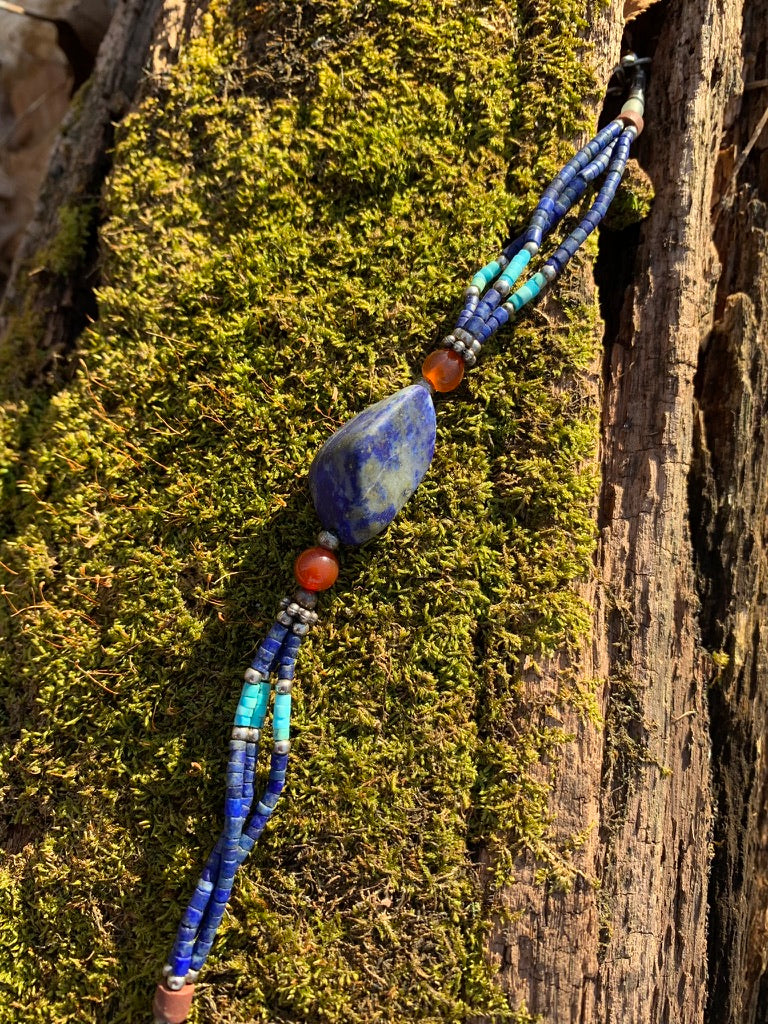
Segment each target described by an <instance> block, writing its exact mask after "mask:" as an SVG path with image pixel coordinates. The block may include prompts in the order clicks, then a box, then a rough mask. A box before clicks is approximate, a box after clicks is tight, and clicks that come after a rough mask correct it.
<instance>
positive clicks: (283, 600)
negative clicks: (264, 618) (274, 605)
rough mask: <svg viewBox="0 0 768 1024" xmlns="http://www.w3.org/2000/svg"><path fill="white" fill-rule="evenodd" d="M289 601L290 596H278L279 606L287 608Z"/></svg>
mask: <svg viewBox="0 0 768 1024" xmlns="http://www.w3.org/2000/svg"><path fill="white" fill-rule="evenodd" d="M290 603H291V599H290V597H281V598H280V607H281V608H287V607H288V605H289V604H290Z"/></svg>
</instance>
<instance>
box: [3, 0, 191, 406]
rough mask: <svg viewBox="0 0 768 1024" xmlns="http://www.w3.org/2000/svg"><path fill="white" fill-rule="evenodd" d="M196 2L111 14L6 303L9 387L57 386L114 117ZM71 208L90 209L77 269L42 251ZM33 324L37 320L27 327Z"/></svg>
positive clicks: (84, 290)
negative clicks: (18, 325)
mask: <svg viewBox="0 0 768 1024" xmlns="http://www.w3.org/2000/svg"><path fill="white" fill-rule="evenodd" d="M196 7H197V5H195V4H186V3H179V2H175V0H165V2H164V0H149V2H144V0H127V2H126V3H123V4H120V5H119V7H118V9H117V11H116V13H115V16H114V18H113V19H112V22H111V24H110V26H109V29H108V31H107V34H106V36H105V37H104V40H103V42H102V45H101V48H100V50H99V56H98V58H97V61H96V66H95V68H94V72H93V75H92V76H91V78H90V79H89V81H88V82H87V83H86V85H85V86H84V87H83V89H82V90H81V92H80V93H79V94H78V96H77V98H76V100H75V102H74V104H73V105H72V107H71V109H70V111H69V113H68V114H67V116H66V118H65V119H64V123H63V125H62V131H61V135H60V137H59V139H58V142H57V144H56V146H55V148H54V150H53V153H52V155H51V160H50V164H49V167H48V172H47V175H46V178H45V182H44V186H43V189H42V191H41V194H40V196H39V198H38V202H37V207H36V210H35V215H34V217H33V219H32V221H31V222H30V224H29V225H28V227H27V230H26V233H25V235H24V239H23V241H22V243H21V245H20V247H19V250H18V252H17V254H16V257H15V259H14V262H13V266H12V269H11V273H10V276H9V279H8V283H7V286H6V291H5V295H4V298H3V302H2V305H0V336H2V335H5V340H4V349H5V350H4V353H3V363H4V367H3V370H4V378H5V379H4V382H3V383H4V385H5V387H6V389H7V393H11V394H12V393H13V392H14V391H15V390H18V389H19V388H21V389H24V388H27V387H33V388H34V387H36V386H37V387H39V386H41V385H45V386H47V387H48V388H50V387H51V386H53V385H54V384H55V382H56V381H57V379H58V377H59V376H60V375H61V372H62V368H63V367H62V363H63V361H65V360H66V357H67V356H68V354H69V352H70V350H71V348H72V344H73V341H74V339H75V338H76V336H77V334H78V333H79V332H80V330H82V328H83V327H84V326H85V324H86V323H87V320H88V317H89V316H91V315H93V314H94V313H95V309H94V307H93V299H92V291H93V287H94V285H95V283H96V277H97V252H96V223H97V220H98V201H99V196H100V194H101V188H102V184H103V182H104V178H105V176H106V174H107V171H108V169H109V159H110V158H109V153H110V147H111V143H112V138H113V134H114V126H115V123H116V122H117V121H119V120H120V118H122V117H123V116H124V115H125V114H126V113H127V112H128V110H129V109H130V107H131V104H132V103H133V102H134V101H135V99H136V97H137V94H138V90H139V88H140V86H141V84H142V81H143V79H144V76H145V75H146V74H147V72H148V71H149V70H150V69H152V70H157V68H158V67H159V66H161V65H162V62H163V61H166V62H167V61H168V60H169V59H172V56H173V53H174V51H175V47H176V45H177V43H178V32H179V26H180V25H181V24H183V23H184V20H185V18H187V16H188V12H189V10H193V9H196ZM73 207H75V208H76V207H80V208H84V207H85V208H87V209H88V210H89V211H90V212H89V217H90V224H89V225H88V230H87V232H86V234H87V237H86V238H85V239H84V244H85V248H84V251H83V252H82V253H81V254H79V255H78V258H77V260H76V261H73V263H72V266H71V268H66V269H65V268H62V267H58V266H57V267H54V268H51V267H50V266H48V265H46V262H45V259H44V258H42V256H43V254H44V253H45V252H46V250H48V249H49V247H50V246H51V244H52V243H54V242H55V239H56V238H57V236H58V235H59V232H60V231H61V227H62V225H61V211H62V209H71V208H73ZM14 320H18V321H23V325H24V329H22V330H18V331H16V330H14ZM31 323H34V324H35V326H36V328H37V329H35V330H30V329H29V328H30V324H31ZM31 343H34V346H35V347H34V348H31V347H30V345H31Z"/></svg>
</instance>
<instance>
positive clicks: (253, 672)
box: [243, 668, 267, 683]
mask: <svg viewBox="0 0 768 1024" xmlns="http://www.w3.org/2000/svg"><path fill="white" fill-rule="evenodd" d="M243 678H244V679H245V681H246V683H263V682H264V680H265V679H266V678H267V677H266V675H265V674H264V673H263V672H259V670H258V669H257V668H247V669H246V670H245V675H244V676H243Z"/></svg>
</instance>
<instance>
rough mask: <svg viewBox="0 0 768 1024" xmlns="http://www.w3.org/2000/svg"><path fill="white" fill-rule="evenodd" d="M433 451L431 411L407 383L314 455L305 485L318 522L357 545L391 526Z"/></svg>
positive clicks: (420, 390) (418, 389)
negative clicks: (311, 499) (312, 502)
mask: <svg viewBox="0 0 768 1024" xmlns="http://www.w3.org/2000/svg"><path fill="white" fill-rule="evenodd" d="M434 452H435V408H434V406H433V405H432V399H431V397H430V394H429V392H428V391H427V389H426V388H425V387H423V386H422V385H421V384H412V385H411V386H410V387H407V388H403V389H402V391H398V392H396V393H395V394H394V395H391V396H390V397H389V398H384V399H382V400H381V401H380V402H376V404H375V405H372V406H370V407H369V408H368V409H365V410H364V411H363V412H361V413H359V415H357V416H355V418H354V419H352V420H350V421H349V423H345V424H344V426H343V427H342V428H341V429H340V430H338V431H336V433H335V434H334V435H333V436H332V437H330V438H329V439H328V440H327V441H326V442H325V444H324V445H323V447H322V448H321V449H320V451H319V452H318V453H317V455H316V456H315V460H314V462H313V463H312V466H311V468H310V470H309V486H310V489H311V491H312V498H313V500H314V503H315V508H316V509H317V514H318V517H319V518H320V522H321V523H322V524H323V526H324V527H325V529H326V530H332V531H333V532H334V533H335V534H336V535H337V536H338V538H339V540H340V541H341V542H342V543H343V544H363V543H364V542H365V541H367V540H370V538H371V537H375V536H376V534H377V533H381V531H382V530H383V529H384V528H385V527H386V526H388V525H389V523H391V522H392V520H393V519H394V518H395V516H396V515H397V513H398V512H399V511H400V509H401V508H402V507H403V505H404V504H405V503H406V501H407V500H408V499H409V498H410V496H411V495H412V494H413V492H414V491H415V490H416V488H417V487H418V485H419V484H420V483H421V480H422V478H423V476H424V474H425V473H426V472H427V469H428V468H429V464H430V462H431V461H432V456H433V455H434Z"/></svg>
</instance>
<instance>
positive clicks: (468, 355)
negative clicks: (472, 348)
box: [464, 352, 477, 366]
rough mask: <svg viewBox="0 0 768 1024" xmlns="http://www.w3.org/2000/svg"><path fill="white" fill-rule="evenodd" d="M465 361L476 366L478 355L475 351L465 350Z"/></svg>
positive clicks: (468, 364)
mask: <svg viewBox="0 0 768 1024" xmlns="http://www.w3.org/2000/svg"><path fill="white" fill-rule="evenodd" d="M464 362H465V363H466V364H467V366H474V365H475V363H476V362H477V356H476V355H475V354H474V353H473V352H465V353H464Z"/></svg>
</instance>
